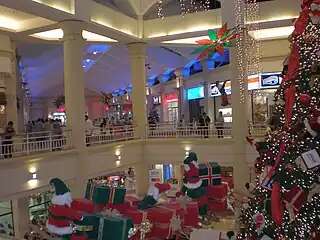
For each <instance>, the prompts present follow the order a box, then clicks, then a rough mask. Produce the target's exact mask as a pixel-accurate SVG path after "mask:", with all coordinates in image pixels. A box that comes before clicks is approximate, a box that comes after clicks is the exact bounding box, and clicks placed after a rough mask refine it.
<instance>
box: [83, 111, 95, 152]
mask: <svg viewBox="0 0 320 240" xmlns="http://www.w3.org/2000/svg"><path fill="white" fill-rule="evenodd" d="M84 119H85V130H86V144H87V147H89V146H90V137H91V136H92V131H93V123H92V121H91V119H90V118H89V116H88V115H85V117H84Z"/></svg>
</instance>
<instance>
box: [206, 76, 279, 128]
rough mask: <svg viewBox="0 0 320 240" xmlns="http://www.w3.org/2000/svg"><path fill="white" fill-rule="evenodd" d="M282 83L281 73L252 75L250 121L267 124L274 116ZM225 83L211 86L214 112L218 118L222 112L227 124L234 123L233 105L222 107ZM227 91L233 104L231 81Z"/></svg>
mask: <svg viewBox="0 0 320 240" xmlns="http://www.w3.org/2000/svg"><path fill="white" fill-rule="evenodd" d="M281 81H282V78H281V73H280V72H275V73H261V74H259V75H258V74H257V75H251V76H249V78H248V90H249V99H248V104H249V106H248V107H249V108H250V111H251V112H250V116H249V120H251V121H254V122H265V121H267V120H268V118H269V117H270V116H271V114H272V106H273V96H274V92H275V91H276V89H277V88H278V87H279V86H280V83H281ZM222 84H223V82H220V83H219V87H217V86H216V84H215V83H214V84H211V85H210V91H211V97H213V98H214V108H215V109H214V112H215V116H218V114H219V112H222V114H223V117H224V120H225V122H232V107H231V105H226V106H222V98H221V93H220V91H219V89H220V88H221V86H222ZM225 91H226V93H227V95H228V99H229V100H230V102H232V95H231V81H227V82H226V84H225Z"/></svg>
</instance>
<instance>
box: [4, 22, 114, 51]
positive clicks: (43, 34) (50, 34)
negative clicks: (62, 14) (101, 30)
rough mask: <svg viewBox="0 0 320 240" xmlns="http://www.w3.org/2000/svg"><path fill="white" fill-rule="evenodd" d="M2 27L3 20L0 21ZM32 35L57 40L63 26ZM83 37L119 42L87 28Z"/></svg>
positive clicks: (98, 40) (61, 35)
mask: <svg viewBox="0 0 320 240" xmlns="http://www.w3.org/2000/svg"><path fill="white" fill-rule="evenodd" d="M0 20H1V19H0ZM0 27H1V21H0ZM30 36H31V37H35V38H40V39H43V40H49V41H57V40H60V39H62V38H63V36H64V33H63V30H62V29H61V28H57V29H53V30H49V31H44V32H38V33H34V34H32V35H30ZM82 37H83V38H84V39H86V40H87V41H89V42H117V40H114V39H112V38H108V37H105V36H102V35H99V34H96V33H92V32H88V31H85V30H83V31H82ZM93 54H97V51H95V52H94V53H93Z"/></svg>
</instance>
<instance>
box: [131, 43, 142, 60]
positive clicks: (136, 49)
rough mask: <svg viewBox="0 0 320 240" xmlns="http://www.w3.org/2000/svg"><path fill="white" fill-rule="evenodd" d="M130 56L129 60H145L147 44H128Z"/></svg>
mask: <svg viewBox="0 0 320 240" xmlns="http://www.w3.org/2000/svg"><path fill="white" fill-rule="evenodd" d="M128 48H129V52H130V56H129V58H146V57H147V56H146V49H147V44H146V43H143V42H137V43H129V44H128Z"/></svg>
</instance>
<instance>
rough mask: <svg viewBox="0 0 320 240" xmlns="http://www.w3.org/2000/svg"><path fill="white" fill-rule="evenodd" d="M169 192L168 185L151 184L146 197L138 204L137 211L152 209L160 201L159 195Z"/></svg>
mask: <svg viewBox="0 0 320 240" xmlns="http://www.w3.org/2000/svg"><path fill="white" fill-rule="evenodd" d="M169 190H170V184H167V183H165V184H161V183H155V184H151V185H150V186H149V189H148V193H147V196H146V197H144V199H143V200H142V202H141V203H140V204H139V209H140V210H144V209H148V208H152V207H154V206H155V205H156V204H157V203H158V201H159V200H160V197H161V196H160V195H161V193H165V192H167V191H169Z"/></svg>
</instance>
